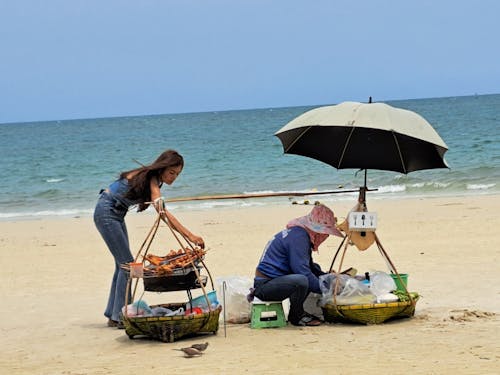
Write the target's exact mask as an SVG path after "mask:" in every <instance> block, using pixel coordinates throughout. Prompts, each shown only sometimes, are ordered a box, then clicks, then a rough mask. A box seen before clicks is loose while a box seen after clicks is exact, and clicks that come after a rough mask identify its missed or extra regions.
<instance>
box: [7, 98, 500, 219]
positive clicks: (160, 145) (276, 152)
mask: <svg viewBox="0 0 500 375" xmlns="http://www.w3.org/2000/svg"><path fill="white" fill-rule="evenodd" d="M386 103H387V104H390V105H392V106H395V107H399V108H404V109H409V110H412V111H415V112H417V113H419V114H420V115H422V116H423V117H424V118H425V119H427V120H428V121H429V122H430V123H431V124H432V125H433V127H434V128H435V129H436V131H437V132H438V133H439V135H440V136H441V138H442V139H443V140H444V142H445V143H446V144H447V145H448V148H449V150H448V152H447V153H446V154H445V159H446V161H447V162H448V165H449V167H450V168H449V169H434V170H425V171H418V172H412V173H409V174H407V175H403V174H399V173H394V172H386V171H376V170H369V171H368V173H367V176H368V183H367V185H368V187H369V188H370V189H377V190H376V191H372V192H369V193H368V194H369V196H368V199H390V198H405V197H434V196H444V195H447V196H457V195H478V194H498V193H499V192H500V189H499V187H500V185H499V183H500V94H495V95H474V96H462V97H448V98H431V99H414V100H398V101H387V102H386ZM318 106H320V105H317V106H303V107H289V108H268V109H253V110H235V111H222V112H205V113H186V114H166V115H154V116H134V117H113V118H98V119H82V120H64V121H45V122H29V123H8V124H0V168H1V170H2V178H1V179H0V220H3V221H5V220H9V221H14V220H25V219H36V218H42V217H67V216H70V217H73V216H89V215H91V214H92V212H93V209H94V206H95V203H96V200H97V197H98V192H99V190H100V189H101V188H105V187H107V186H108V185H109V184H110V183H111V182H112V181H113V180H114V179H115V178H116V177H117V176H118V175H119V173H120V172H121V171H124V170H130V169H133V168H135V167H137V166H138V164H137V162H140V163H144V164H148V163H150V162H152V161H153V160H154V159H155V158H156V157H157V156H158V155H159V154H160V153H161V152H162V151H164V150H165V149H169V148H171V149H175V150H177V151H178V152H180V153H181V154H182V155H183V156H184V160H185V167H184V170H183V172H182V173H181V175H180V176H179V178H178V179H177V180H176V181H175V182H174V184H173V185H171V186H166V187H163V189H162V190H163V195H164V196H166V197H167V198H176V197H187V196H200V195H220V194H243V193H267V192H269V193H271V192H294V191H308V190H316V191H330V190H342V189H357V188H358V187H359V186H362V185H363V181H364V173H362V172H358V171H357V170H351V169H348V170H337V169H335V168H333V167H331V166H329V165H326V164H324V163H322V162H319V161H317V160H313V159H310V158H306V157H302V156H297V155H289V154H284V153H283V148H282V146H281V143H280V141H279V139H278V138H277V137H275V136H274V133H275V132H276V131H278V130H279V129H280V128H281V127H282V126H284V125H285V124H286V123H287V122H288V121H290V120H292V119H293V118H294V117H296V116H298V115H300V114H301V113H303V112H305V111H307V110H309V109H312V108H315V107H318ZM356 196H357V194H356V193H342V194H334V195H326V196H324V195H316V196H310V197H302V198H298V197H295V198H290V197H273V198H259V199H257V198H252V199H235V200H208V201H186V202H172V203H169V204H168V206H169V208H170V209H172V210H185V209H209V208H212V207H225V206H248V205H264V204H268V203H270V202H272V203H274V204H290V201H291V200H292V201H293V200H295V201H303V200H304V199H307V200H309V199H310V200H311V201H314V200H325V201H326V200H329V199H330V200H332V199H333V200H336V199H350V200H353V199H355V198H353V197H356Z"/></svg>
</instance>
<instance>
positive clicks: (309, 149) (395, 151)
mask: <svg viewBox="0 0 500 375" xmlns="http://www.w3.org/2000/svg"><path fill="white" fill-rule="evenodd" d="M275 135H276V136H277V137H278V138H279V139H280V141H281V143H282V144H283V149H284V152H285V153H288V154H296V155H302V156H306V157H310V158H313V159H316V160H320V161H322V162H324V163H327V164H329V165H331V166H333V167H335V168H337V169H346V168H357V169H364V170H365V171H366V170H367V169H378V170H385V171H394V172H400V173H404V174H407V173H409V172H413V171H417V170H422V169H433V168H447V167H448V165H447V164H446V161H445V160H444V153H445V152H446V151H447V150H448V147H447V146H446V144H445V143H444V141H443V140H442V139H441V137H440V136H439V135H438V133H437V132H436V131H435V130H434V128H433V127H432V126H431V125H430V124H429V123H428V122H427V121H426V120H425V119H424V118H423V117H422V116H420V115H419V114H417V113H415V112H412V111H409V110H405V109H400V108H395V107H392V106H390V105H387V104H384V103H358V102H343V103H340V104H338V105H332V106H325V107H319V108H315V109H312V110H310V111H308V112H305V113H303V114H302V115H300V116H298V117H296V118H295V119H293V120H292V121H290V122H289V123H288V124H286V125H285V126H284V127H283V128H281V129H280V130H279V131H278V132H276V133H275Z"/></svg>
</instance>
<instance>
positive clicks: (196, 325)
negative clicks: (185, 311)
mask: <svg viewBox="0 0 500 375" xmlns="http://www.w3.org/2000/svg"><path fill="white" fill-rule="evenodd" d="M159 306H162V307H166V308H169V309H178V308H179V307H185V305H184V304H166V305H159ZM152 307H154V306H152ZM221 310H222V307H221V306H219V307H218V308H217V309H215V310H213V311H210V312H208V313H204V314H196V315H188V316H181V315H176V316H161V317H123V323H124V325H125V332H126V333H127V335H128V337H129V338H130V339H133V338H134V337H135V336H147V337H150V338H152V339H156V340H160V341H163V342H174V341H176V340H178V339H180V338H181V337H184V336H189V335H195V334H202V333H214V334H215V333H217V330H218V329H219V314H220V312H221Z"/></svg>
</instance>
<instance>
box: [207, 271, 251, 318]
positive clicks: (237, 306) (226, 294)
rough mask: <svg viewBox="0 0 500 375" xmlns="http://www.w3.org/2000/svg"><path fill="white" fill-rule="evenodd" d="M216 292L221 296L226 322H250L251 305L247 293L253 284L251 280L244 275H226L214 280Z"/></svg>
mask: <svg viewBox="0 0 500 375" xmlns="http://www.w3.org/2000/svg"><path fill="white" fill-rule="evenodd" d="M216 284H217V294H218V295H219V298H222V301H221V302H222V303H223V308H224V314H221V316H225V317H226V319H227V322H228V323H238V324H240V323H248V322H250V317H251V310H252V305H251V304H250V303H249V302H248V300H247V294H248V292H249V290H250V288H252V286H253V280H252V279H250V278H248V277H245V276H226V277H220V278H217V280H216Z"/></svg>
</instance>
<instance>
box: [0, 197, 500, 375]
mask: <svg viewBox="0 0 500 375" xmlns="http://www.w3.org/2000/svg"><path fill="white" fill-rule="evenodd" d="M263 202H264V203H265V200H264V201H263ZM324 203H326V204H327V205H329V206H330V207H331V208H332V209H333V210H334V212H335V214H336V215H337V216H338V217H339V219H342V218H343V217H344V216H345V215H346V214H347V212H348V211H349V210H350V209H351V208H352V206H353V205H354V202H350V201H335V200H334V201H324ZM368 207H369V209H370V210H371V211H376V212H377V213H378V216H379V224H378V229H377V234H378V236H379V238H380V240H381V241H382V243H383V244H384V247H385V249H386V251H387V252H388V254H389V256H390V258H391V260H392V261H393V262H394V264H395V265H396V267H397V269H398V271H399V272H400V273H408V274H409V279H408V284H409V285H408V286H409V290H411V291H417V292H418V293H419V294H420V295H421V299H420V300H419V301H418V303H417V308H416V313H415V316H414V317H413V318H411V319H402V320H397V321H393V322H389V323H385V324H381V325H370V326H364V325H354V324H329V323H325V324H323V325H321V326H319V327H305V328H302V327H301V328H299V327H293V326H290V325H289V326H287V327H285V328H279V329H261V330H255V329H251V328H250V326H249V324H227V326H226V330H224V326H223V324H222V321H221V324H220V328H219V332H218V334H217V335H206V336H205V335H204V336H200V337H195V338H188V339H184V340H180V341H177V342H174V343H163V342H160V341H152V340H147V339H134V340H130V339H129V338H128V337H127V335H126V334H125V332H124V331H123V330H118V329H114V328H108V327H106V320H105V318H104V316H103V315H102V313H103V310H104V307H105V303H106V298H107V293H108V287H109V282H110V278H111V275H112V270H113V261H112V257H111V255H110V254H109V252H108V250H107V249H106V247H105V245H104V243H103V241H102V239H101V238H100V236H99V234H98V232H97V230H96V229H95V227H94V224H93V222H92V218H90V217H80V218H67V219H46V220H34V221H19V222H1V223H0V233H1V234H0V259H1V264H2V272H1V274H0V282H1V285H2V289H3V290H2V303H3V307H2V309H1V310H0V314H1V315H0V316H1V321H2V324H1V325H0V327H1V337H0V343H1V348H2V350H1V352H0V368H1V369H2V373H5V374H132V373H133V374H244V373H262V374H264V373H272V374H321V373H323V374H326V373H329V374H360V373H367V372H369V373H374V374H380V373H391V374H498V373H499V371H500V343H499V340H498V336H499V334H500V268H499V266H498V265H499V261H500V239H499V238H498V234H499V229H498V228H500V215H499V212H500V196H496V195H494V196H491V195H490V196H475V197H474V196H467V197H440V198H425V199H424V198H422V199H415V198H413V199H404V200H387V199H386V200H377V199H371V197H368ZM310 208H311V207H310V206H307V205H291V204H286V205H276V206H271V205H263V206H262V207H248V208H239V209H236V208H220V209H212V210H209V211H202V210H200V211H189V212H185V211H179V212H175V214H176V216H177V217H178V218H179V219H180V220H181V222H183V223H184V224H185V225H186V226H187V227H188V228H190V229H191V230H192V231H193V232H195V233H199V234H200V235H202V236H203V237H204V239H205V241H206V244H207V247H208V249H209V251H208V253H207V256H206V263H207V266H208V267H209V270H210V272H211V274H212V276H213V277H214V279H216V278H220V277H226V276H230V275H239V276H247V277H251V276H252V274H253V271H254V268H255V265H256V264H257V261H258V259H259V257H260V255H261V252H262V249H263V247H264V245H265V243H266V242H267V241H268V239H270V238H271V236H272V235H274V233H276V232H277V231H279V230H280V229H282V228H283V227H284V225H285V224H286V222H287V221H288V220H289V219H291V218H294V217H297V216H301V215H304V214H305V213H307V212H308V211H309V210H310ZM153 219H154V216H153V215H151V214H148V213H143V214H136V213H130V214H129V215H128V217H127V224H128V230H129V237H130V241H131V244H132V247H133V249H136V250H133V252H136V251H137V250H138V249H139V247H140V245H141V243H142V241H143V240H144V237H145V235H146V233H147V231H148V230H149V228H150V227H151V225H152V223H153ZM339 243H340V240H339V238H329V239H328V240H327V241H326V242H325V243H324V244H323V245H322V247H321V248H320V252H319V254H315V260H316V261H317V262H318V263H319V264H320V265H321V266H322V267H323V269H325V268H326V269H328V267H329V265H330V263H331V261H332V259H333V255H334V253H335V251H336V249H337V247H338V246H339ZM171 248H177V244H176V243H175V240H174V239H173V237H172V235H171V234H170V233H169V231H168V229H167V228H166V227H164V226H163V227H161V228H160V231H159V234H158V237H157V239H156V240H155V242H154V243H153V245H152V250H151V252H152V253H155V254H158V255H162V253H166V252H167V251H168V250H169V249H171ZM153 249H154V250H153ZM344 262H345V265H346V267H347V266H353V267H355V268H357V269H358V270H360V271H364V270H383V271H387V269H386V267H385V263H384V261H383V259H382V258H381V256H380V254H379V252H378V250H377V249H376V247H371V248H370V249H368V250H367V251H364V252H359V251H358V250H356V249H355V248H350V249H349V250H348V252H347V254H346V258H345V261H344ZM185 298H186V296H185V293H183V292H175V293H168V294H158V293H147V294H146V295H145V297H144V299H145V300H147V301H148V302H149V303H154V302H165V303H166V302H180V301H184V300H185ZM204 341H208V342H209V347H208V349H207V350H206V352H205V354H204V355H203V356H202V357H196V358H184V357H183V356H182V352H180V351H176V350H172V349H174V348H180V347H183V346H189V345H191V344H192V343H197V342H204Z"/></svg>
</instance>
